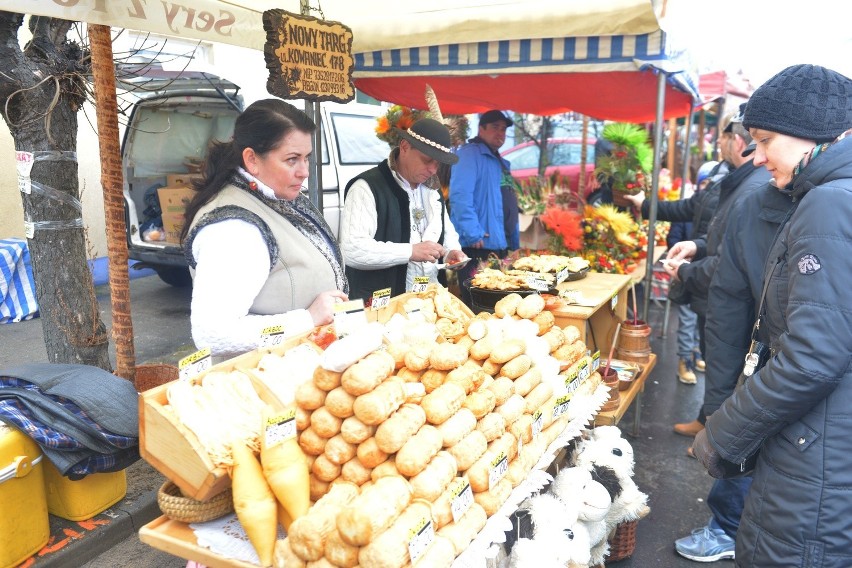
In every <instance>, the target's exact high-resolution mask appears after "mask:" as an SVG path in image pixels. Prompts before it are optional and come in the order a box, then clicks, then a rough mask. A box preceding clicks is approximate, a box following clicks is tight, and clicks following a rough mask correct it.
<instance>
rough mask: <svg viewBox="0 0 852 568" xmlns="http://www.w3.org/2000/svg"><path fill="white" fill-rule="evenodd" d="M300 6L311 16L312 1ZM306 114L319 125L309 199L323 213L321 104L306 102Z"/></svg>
mask: <svg viewBox="0 0 852 568" xmlns="http://www.w3.org/2000/svg"><path fill="white" fill-rule="evenodd" d="M299 4H300V12H301V15H303V16H310V15H311V7H310V0H300V2H299ZM305 113H306V114H307V115H308V116H309V117H311V120H313V121H314V124H316V125H317V128H316V130H314V133H313V135H312V136H311V143H312V145H313V149H314V151H313V152H312V153H311V156H310V159H309V160H308V167H309V168H310V172H311V174H310V175H309V176H308V198H309V199H310V200H311V203H313V204H314V207H316V208H317V210H318V211H322V210H323V204H322V115H321V114H320V104H319V103H318V102H316V101H305Z"/></svg>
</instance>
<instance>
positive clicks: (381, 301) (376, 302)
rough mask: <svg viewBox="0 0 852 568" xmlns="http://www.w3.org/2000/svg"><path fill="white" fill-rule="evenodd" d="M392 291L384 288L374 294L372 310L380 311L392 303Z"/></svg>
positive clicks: (371, 303)
mask: <svg viewBox="0 0 852 568" xmlns="http://www.w3.org/2000/svg"><path fill="white" fill-rule="evenodd" d="M390 297H391V289H390V288H382V289H381V290H376V291H375V292H373V301H372V302H370V309H371V310H380V309H382V308H384V307H385V306H387V305H388V304H389V303H390Z"/></svg>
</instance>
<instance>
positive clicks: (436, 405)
mask: <svg viewBox="0 0 852 568" xmlns="http://www.w3.org/2000/svg"><path fill="white" fill-rule="evenodd" d="M464 398H465V393H464V389H463V388H462V387H460V386H458V385H454V384H443V385H441V386H440V387H438V388H436V389H435V390H433V391H432V392H430V393H429V394H427V395H426V396H424V397H423V400H422V401H421V403H420V406H421V407H422V408H423V411H424V412H425V413H426V420H428V421H429V423H430V424H442V423H443V422H446V421H447V419H448V418H449V417H450V416H452V415H453V414H455V413H456V411H458V409H459V408H461V407H462V403H464Z"/></svg>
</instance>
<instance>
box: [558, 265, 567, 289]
mask: <svg viewBox="0 0 852 568" xmlns="http://www.w3.org/2000/svg"><path fill="white" fill-rule="evenodd" d="M567 278H568V266H567V265H566V266H563V267H562V268H560V269H559V271H558V272H557V273H556V283H557V284H559V283H560V282H565V280H566V279H567Z"/></svg>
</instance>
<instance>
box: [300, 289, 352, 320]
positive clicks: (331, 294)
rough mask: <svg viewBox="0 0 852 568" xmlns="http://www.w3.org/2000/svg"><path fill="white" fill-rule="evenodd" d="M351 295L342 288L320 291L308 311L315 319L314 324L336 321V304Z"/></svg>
mask: <svg viewBox="0 0 852 568" xmlns="http://www.w3.org/2000/svg"><path fill="white" fill-rule="evenodd" d="M348 299H349V296H347V295H346V294H344V293H343V292H341V291H340V290H329V291H328V292H322V293H320V294H319V295H318V296H317V297H316V298H314V301H313V303H312V304H311V305H310V306H309V307H308V313H309V314H311V317H312V318H313V320H314V326H320V325H327V324H330V323H331V322H333V321H334V304H337V303H338V302H345V301H346V300H348Z"/></svg>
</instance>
